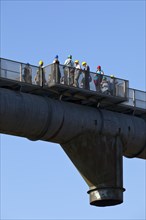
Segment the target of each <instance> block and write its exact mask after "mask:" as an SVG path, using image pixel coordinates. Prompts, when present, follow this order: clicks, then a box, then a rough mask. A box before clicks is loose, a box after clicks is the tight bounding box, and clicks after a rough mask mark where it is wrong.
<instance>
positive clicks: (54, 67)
mask: <svg viewBox="0 0 146 220" xmlns="http://www.w3.org/2000/svg"><path fill="white" fill-rule="evenodd" d="M59 64H60V62H59V56H58V55H56V56H55V58H54V60H53V65H52V71H51V72H52V74H53V79H54V81H55V83H60V78H61V73H60V68H59Z"/></svg>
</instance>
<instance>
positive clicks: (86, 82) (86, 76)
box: [81, 61, 92, 90]
mask: <svg viewBox="0 0 146 220" xmlns="http://www.w3.org/2000/svg"><path fill="white" fill-rule="evenodd" d="M82 66H83V67H84V69H83V78H82V82H81V85H82V88H84V89H88V90H90V82H91V81H92V78H91V76H90V67H89V66H88V65H87V63H86V62H85V61H83V62H82Z"/></svg>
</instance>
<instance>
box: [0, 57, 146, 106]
mask: <svg viewBox="0 0 146 220" xmlns="http://www.w3.org/2000/svg"><path fill="white" fill-rule="evenodd" d="M26 65H27V63H22V62H17V61H13V60H9V59H5V58H0V69H1V72H0V77H2V78H6V79H10V80H15V81H17V82H26V83H29V84H32V85H35V84H36V81H35V77H36V73H37V72H39V71H40V68H39V67H38V66H35V65H30V64H29V67H30V69H31V71H30V74H31V79H30V81H25V80H24V78H23V75H24V69H25V66H26ZM56 67H57V68H58V69H56ZM65 70H66V73H65ZM71 70H72V72H71ZM54 71H59V72H56V73H57V74H58V73H59V74H60V76H59V78H57V77H58V76H57V75H55V74H56V73H55V72H54ZM76 71H77V69H76V68H75V67H69V66H65V65H62V64H59V65H58V66H57V65H56V64H48V65H46V66H45V67H44V68H42V69H41V72H39V74H41V77H40V79H41V82H40V83H39V84H37V85H38V86H45V87H50V86H52V85H56V84H61V85H63V82H62V81H61V79H63V77H65V74H68V76H67V77H68V78H67V80H69V81H68V82H67V81H66V84H65V83H64V85H66V86H68V87H72V88H73V87H74V88H75V87H78V88H80V89H84V90H89V91H94V92H97V94H99V95H103V94H105V95H107V96H108V95H109V96H110V97H111V96H113V97H119V98H120V97H121V98H127V100H125V101H124V102H123V104H124V105H128V106H132V107H136V108H142V109H146V92H145V91H141V90H138V89H133V88H129V81H128V80H124V79H121V78H117V77H114V83H113V94H112V93H109V94H108V93H104V91H103V90H101V88H100V91H97V90H96V89H97V88H96V86H95V82H94V75H95V74H96V73H95V72H90V73H89V75H90V76H91V81H90V82H88V87H85V88H84V85H82V84H84V82H82V81H83V79H85V77H86V73H87V72H86V71H84V70H82V69H81V70H80V76H79V79H78V81H79V82H78V83H79V85H77V86H75V85H74V84H73V82H71V80H74V76H75V74H76ZM100 77H101V75H100ZM103 77H107V79H108V81H110V79H111V78H110V76H109V75H102V77H101V78H103ZM43 80H44V81H45V82H44V83H43V82H42V81H43ZM49 80H50V83H49Z"/></svg>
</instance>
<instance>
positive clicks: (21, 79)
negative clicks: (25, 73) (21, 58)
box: [20, 63, 22, 82]
mask: <svg viewBox="0 0 146 220" xmlns="http://www.w3.org/2000/svg"><path fill="white" fill-rule="evenodd" d="M20 82H22V63H20Z"/></svg>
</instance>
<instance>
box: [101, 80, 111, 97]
mask: <svg viewBox="0 0 146 220" xmlns="http://www.w3.org/2000/svg"><path fill="white" fill-rule="evenodd" d="M101 92H102V93H104V94H106V95H109V94H110V92H109V82H108V80H107V77H106V76H103V78H102V81H101Z"/></svg>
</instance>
